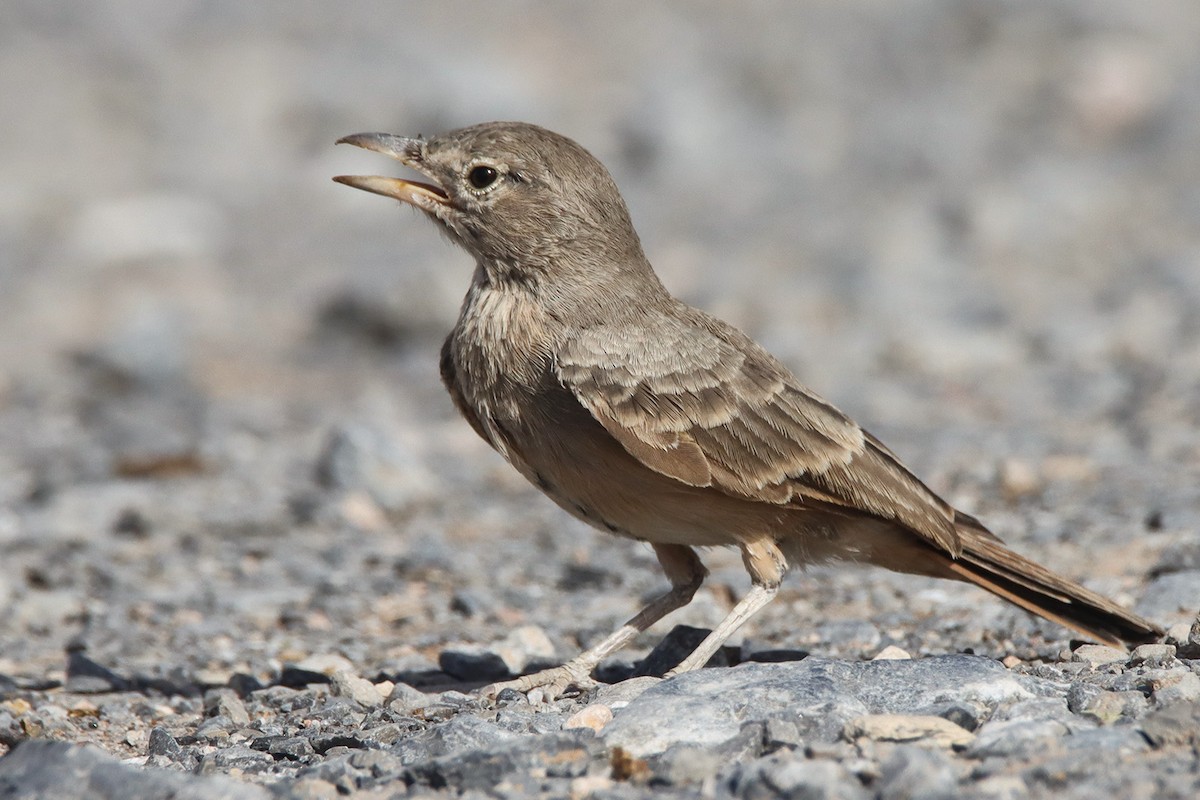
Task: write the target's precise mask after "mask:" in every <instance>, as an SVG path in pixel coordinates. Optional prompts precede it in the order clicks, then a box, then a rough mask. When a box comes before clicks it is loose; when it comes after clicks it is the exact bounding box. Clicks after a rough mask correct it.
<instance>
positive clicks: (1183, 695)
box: [1152, 672, 1200, 707]
mask: <svg viewBox="0 0 1200 800" xmlns="http://www.w3.org/2000/svg"><path fill="white" fill-rule="evenodd" d="M1173 678H1174V679H1173V680H1171V679H1169V680H1164V681H1161V682H1159V684H1158V685H1157V686H1156V687H1155V688H1154V693H1153V695H1152V697H1153V699H1154V702H1155V704H1156V705H1158V706H1160V707H1161V706H1168V705H1171V704H1173V703H1188V702H1192V701H1195V700H1200V675H1197V674H1196V673H1194V672H1181V673H1180V674H1179V675H1178V676H1173Z"/></svg>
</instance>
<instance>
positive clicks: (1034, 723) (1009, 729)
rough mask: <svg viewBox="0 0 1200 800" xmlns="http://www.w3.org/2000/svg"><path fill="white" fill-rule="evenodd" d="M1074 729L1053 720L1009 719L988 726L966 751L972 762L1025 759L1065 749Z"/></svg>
mask: <svg viewBox="0 0 1200 800" xmlns="http://www.w3.org/2000/svg"><path fill="white" fill-rule="evenodd" d="M1069 732H1070V729H1069V728H1068V727H1067V726H1066V725H1065V724H1064V723H1062V722H1059V721H1057V720H1053V719H1035V720H1030V719H1009V720H992V721H989V722H985V723H984V724H983V725H981V726H980V728H979V730H978V731H977V732H976V738H975V741H974V742H972V743H971V745H970V746H969V747H968V748H967V749H966V751H965V753H966V755H967V756H968V757H969V758H991V757H1000V758H1008V757H1013V756H1016V757H1025V756H1029V755H1032V754H1034V753H1042V752H1045V751H1046V750H1048V749H1051V748H1054V747H1061V746H1062V741H1063V738H1064V737H1066V736H1067V734H1068V733H1069Z"/></svg>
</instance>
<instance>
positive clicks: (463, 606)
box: [450, 589, 493, 618]
mask: <svg viewBox="0 0 1200 800" xmlns="http://www.w3.org/2000/svg"><path fill="white" fill-rule="evenodd" d="M492 607H493V604H492V603H491V602H489V601H488V599H487V598H485V597H484V596H483V595H482V594H480V593H479V592H476V591H473V590H471V589H457V590H455V592H454V594H453V595H452V596H451V597H450V610H451V611H453V612H454V613H455V614H461V615H462V616H464V617H467V618H471V617H478V616H482V615H483V614H485V613H487V612H488V611H490V610H491V609H492Z"/></svg>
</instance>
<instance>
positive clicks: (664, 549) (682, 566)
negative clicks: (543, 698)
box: [481, 544, 708, 698]
mask: <svg viewBox="0 0 1200 800" xmlns="http://www.w3.org/2000/svg"><path fill="white" fill-rule="evenodd" d="M653 547H654V554H655V555H656V556H658V563H659V564H661V565H662V568H663V572H665V573H666V574H667V579H668V580H670V581H671V588H670V590H669V591H667V592H666V593H665V594H663V595H661V596H659V597H656V598H655V599H654V600H652V601H650V603H649V605H647V606H646V607H645V608H643V609H642V610H641V611H639V612H638V613H637V615H636V616H634V617H633V618H632V619H631V620H629V621H628V622H626V623H625V624H624V625H622V626H621V627H620V628H618V629H617V630H615V631H613V633H612V634H610V635H609V636H606V637H605V638H604V640H603V641H601V642H600V643H599V644H597V645H595V646H594V647H590V648H588V649H587V650H585V651H584V652H582V653H580V654H579V655H578V656H576V657H575V658H573V659H571V660H570V661H568V662H567V663H566V664H563V665H562V666H561V667H552V668H551V669H546V670H542V671H541V672H535V673H533V674H532V675H525V676H522V677H520V678H516V679H515V680H511V681H503V682H501V683H493V684H492V685H490V686H485V687H484V688H483V689H482V690H481V693H482V694H483V695H484V696H486V697H495V696H496V695H497V694H499V693H500V692H501V691H502V690H504V689H516V690H517V691H518V692H528V691H530V690H532V689H535V688H538V687H543V688H544V689H545V693H546V695H547V696H548V697H550V698H554V697H557V696H558V695H560V694H562V692H563V691H564V690H565V689H566V688H567V687H568V686H571V685H573V684H583V683H587V682H589V681H590V680H591V674H592V670H594V669H595V668H596V665H597V664H599V663H600V662H601V661H602V660H604V659H605V658H607V657H608V656H609V655H611V654H612V653H615V652H616V651H618V650H620V649H621V648H622V647H624V646H625V645H627V644H629V643H630V642H631V641H633V639H634V638H635V637H636V636H637V635H638V634H640V633H642V632H643V631H645V630H646V629H647V628H649V627H650V626H651V625H653V624H654V623H656V622H658V621H659V620H660V619H662V618H663V617H665V616H666V615H667V614H670V613H671V612H672V611H675V610H676V609H679V608H683V607H684V606H686V605H687V604H688V603H690V602H691V601H692V597H693V596H694V595H695V594H696V590H697V589H699V588H700V584H701V583H703V582H704V577H705V576H706V575H708V570H706V569H705V568H704V565H703V564H701V563H700V559H699V558H698V557H697V556H696V552H695V551H694V550H692V548H690V547H688V546H686V545H681V544H655V545H653Z"/></svg>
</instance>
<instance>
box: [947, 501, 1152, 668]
mask: <svg viewBox="0 0 1200 800" xmlns="http://www.w3.org/2000/svg"><path fill="white" fill-rule="evenodd" d="M957 522H958V534H959V538H960V540H961V541H962V548H963V549H962V554H961V555H960V556H959V557H958V558H957V559H955V560H949V557H947V559H948V563H947V564H945V565H944V566H945V567H946V569H948V570H949V571H950V572H951V573H952V574H953V575H954V577H956V578H958V579H960V580H964V581H968V582H970V583H974V584H976V585H977V586H979V587H980V588H983V589H986V590H987V591H989V592H991V593H992V594H994V595H996V596H998V597H1001V598H1003V599H1005V600H1008V601H1009V602H1011V603H1014V604H1016V605H1018V606H1020V607H1021V608H1024V609H1025V610H1026V611H1031V612H1033V613H1034V614H1037V615H1039V616H1042V617H1045V618H1046V619H1048V620H1051V621H1052V622H1057V623H1058V624H1060V625H1063V626H1064V627H1067V628H1071V629H1072V630H1075V631H1078V632H1079V633H1081V634H1083V635H1084V636H1086V637H1087V638H1089V639H1094V640H1095V641H1097V642H1102V643H1104V644H1109V645H1115V646H1120V645H1121V644H1122V643H1130V644H1140V643H1143V642H1147V641H1151V640H1155V639H1161V638H1162V636H1163V630H1162V628H1160V627H1159V626H1157V625H1155V624H1154V623H1153V622H1150V621H1149V620H1146V619H1143V618H1142V617H1140V616H1138V615H1137V614H1134V613H1133V612H1132V611H1129V610H1127V609H1125V608H1123V607H1121V606H1119V605H1117V604H1116V603H1114V602H1113V601H1111V600H1109V599H1108V598H1106V597H1103V596H1102V595H1099V594H1096V593H1095V592H1093V591H1091V590H1090V589H1085V588H1084V587H1082V586H1080V585H1079V584H1077V583H1075V582H1074V581H1071V580H1068V579H1067V578H1064V577H1062V576H1061V575H1057V574H1055V573H1053V572H1051V571H1050V570H1048V569H1046V568H1045V567H1043V566H1041V565H1040V564H1036V563H1034V562H1033V561H1030V560H1029V559H1027V558H1025V557H1024V556H1021V555H1018V554H1017V553H1014V552H1013V551H1012V550H1009V549H1008V548H1007V547H1005V546H1004V545H1003V544H1002V543H1001V542H1000V540H999V539H998V538H996V537H995V536H994V535H992V533H991V532H989V531H988V530H987V529H986V528H984V527H983V526H982V525H980V524H979V522H978V521H977V520H975V519H974V518H972V517H969V516H967V515H965V514H960V515H959V518H958V520H957Z"/></svg>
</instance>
